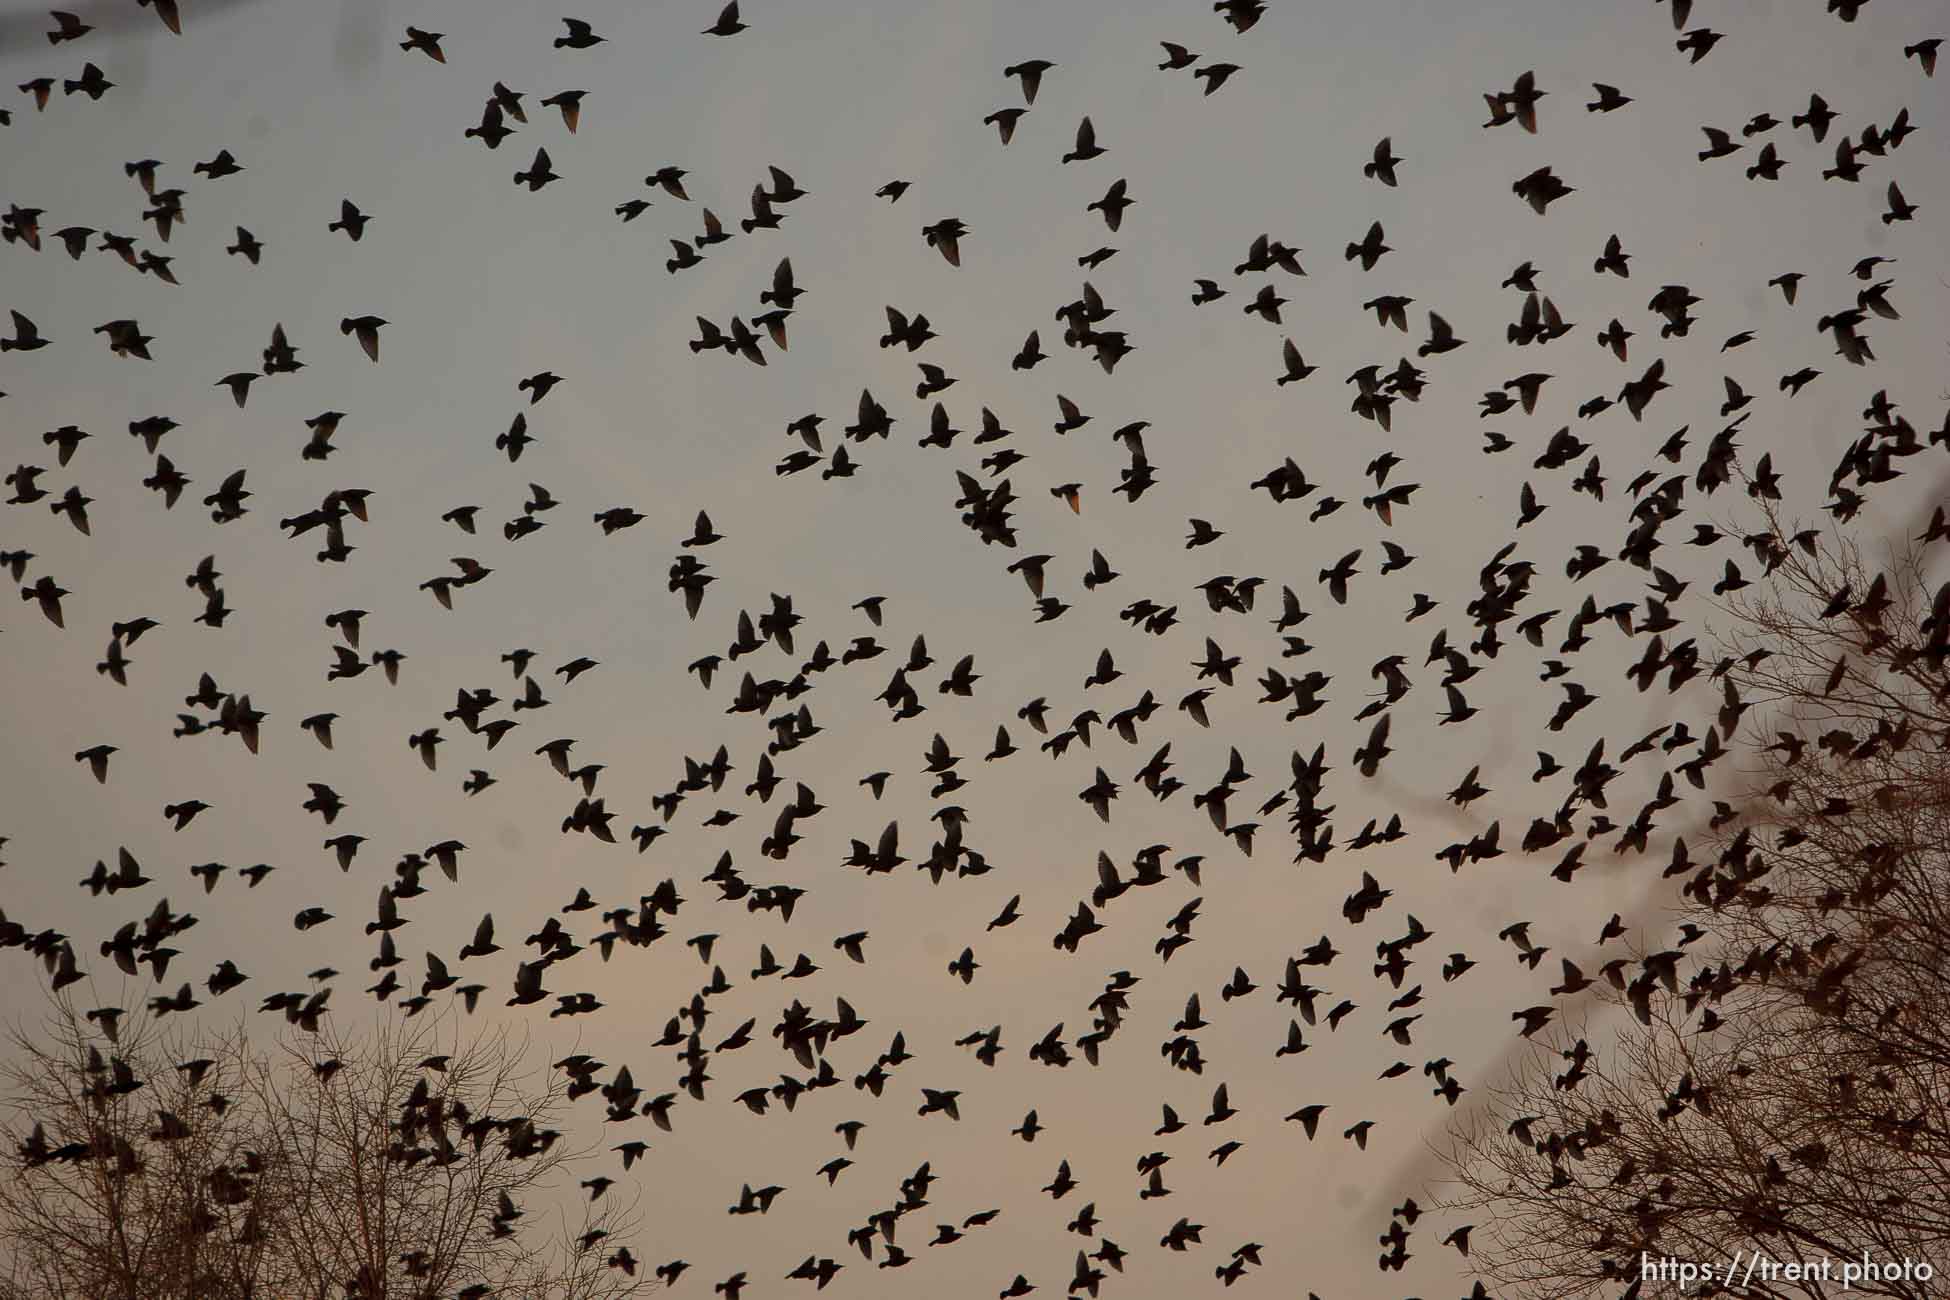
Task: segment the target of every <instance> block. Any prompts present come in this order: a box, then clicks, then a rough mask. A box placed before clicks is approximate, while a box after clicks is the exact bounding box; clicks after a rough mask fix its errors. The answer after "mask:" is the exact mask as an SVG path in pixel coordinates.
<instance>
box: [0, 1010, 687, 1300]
mask: <svg viewBox="0 0 1950 1300" xmlns="http://www.w3.org/2000/svg"><path fill="white" fill-rule="evenodd" d="M11 1047H12V1049H13V1050H12V1052H11V1054H10V1056H9V1058H8V1059H7V1061H6V1062H5V1064H4V1065H3V1066H0V1083H3V1084H4V1087H5V1090H6V1096H5V1098H4V1106H5V1109H6V1111H7V1116H6V1119H7V1123H6V1125H5V1128H6V1145H7V1159H6V1164H7V1166H8V1167H7V1168H6V1169H5V1172H4V1176H0V1250H4V1252H5V1255H6V1258H5V1261H4V1264H0V1300H26V1298H27V1297H29V1296H32V1297H47V1298H51V1300H70V1298H72V1300H84V1298H86V1300H104V1298H105V1300H251V1298H253V1297H272V1296H276V1297H285V1296H291V1297H312V1296H318V1297H321V1298H322V1297H327V1296H331V1297H339V1296H343V1297H345V1298H346V1300H432V1298H434V1297H447V1296H454V1297H479V1296H484V1295H487V1294H490V1293H492V1294H494V1295H497V1296H508V1297H515V1298H517V1300H623V1298H624V1297H628V1296H632V1295H636V1294H639V1293H641V1292H642V1291H644V1290H647V1289H648V1287H649V1285H650V1283H648V1282H647V1281H643V1280H639V1279H638V1278H637V1277H636V1270H635V1261H634V1258H633V1257H632V1256H631V1255H630V1253H629V1251H628V1250H627V1248H626V1245H625V1243H626V1241H627V1239H628V1237H629V1235H630V1234H631V1232H632V1231H633V1230H634V1228H635V1226H636V1221H635V1215H634V1211H633V1208H632V1207H630V1206H626V1205H622V1204H620V1203H613V1202H612V1201H611V1200H610V1198H609V1197H608V1196H607V1194H606V1189H603V1188H599V1189H598V1190H599V1191H604V1192H605V1194H604V1195H603V1196H602V1197H600V1198H588V1197H582V1196H579V1195H574V1189H573V1188H568V1189H564V1188H563V1187H562V1183H563V1182H564V1181H565V1179H566V1178H567V1176H568V1175H569V1174H570V1173H571V1171H572V1170H573V1168H574V1167H575V1165H576V1164H577V1163H578V1161H579V1160H580V1159H581V1158H582V1157H584V1156H586V1155H587V1154H588V1152H587V1151H584V1150H580V1149H577V1148H575V1147H573V1146H572V1145H571V1144H570V1143H569V1142H568V1141H567V1140H566V1139H564V1138H563V1136H562V1134H561V1133H560V1132H559V1131H557V1130H556V1129H554V1128H552V1127H550V1125H551V1123H552V1122H554V1121H556V1120H559V1119H560V1118H561V1112H562V1110H563V1108H564V1106H565V1105H566V1100H567V1098H566V1093H565V1090H564V1085H563V1084H562V1083H561V1082H560V1081H559V1079H558V1078H557V1076H554V1075H552V1074H546V1073H545V1074H543V1075H542V1076H541V1078H540V1079H539V1081H537V1080H536V1079H535V1077H534V1072H533V1071H530V1070H528V1069H526V1068H525V1066H524V1062H525V1060H526V1057H527V1047H528V1045H527V1043H526V1042H523V1041H517V1040H514V1039H512V1038H510V1037H509V1036H508V1033H507V1031H506V1029H505V1028H500V1029H494V1028H491V1029H489V1030H486V1031H483V1032H480V1033H477V1034H475V1035H473V1036H471V1037H466V1038H462V1037H460V1036H459V1034H458V1031H457V1030H452V1029H451V1027H450V1026H449V1025H448V1024H447V1023H446V1022H445V1021H440V1020H430V1021H425V1022H414V1021H407V1020H404V1019H402V1018H384V1017H382V1018H381V1019H379V1020H378V1021H377V1022H376V1023H375V1025H374V1026H373V1027H372V1028H371V1029H370V1031H367V1032H355V1031H352V1030H350V1029H347V1028H344V1027H342V1026H340V1025H338V1024H337V1023H335V1022H333V1021H330V1020H326V1021H325V1022H323V1023H322V1024H321V1025H320V1027H319V1029H318V1031H317V1032H316V1033H306V1032H302V1031H295V1030H289V1031H287V1032H286V1033H285V1034H284V1035H283V1036H281V1037H280V1038H279V1039H278V1040H277V1041H276V1042H275V1043H274V1044H273V1045H272V1046H271V1048H270V1049H269V1050H268V1051H266V1052H262V1053H259V1052H255V1051H253V1050H252V1048H251V1045H250V1042H249V1039H248V1036H247V1034H246V1033H245V1031H244V1029H243V1027H242V1026H241V1025H240V1026H237V1027H235V1028H233V1029H230V1030H227V1031H224V1032H221V1033H215V1034H212V1033H209V1032H207V1031H206V1032H204V1033H202V1034H201V1035H198V1036H192V1035H191V1034H189V1033H187V1032H174V1031H173V1027H172V1026H170V1025H167V1024H165V1023H164V1022H161V1021H159V1020H158V1018H157V1017H156V1016H154V1015H152V1014H146V1013H134V1014H125V1015H122V1016H120V1017H117V1018H111V1019H109V1020H107V1021H103V1020H102V1019H100V1018H99V1015H98V1013H96V1014H95V1015H93V1016H91V1015H85V1014H83V1013H79V1012H77V1011H76V1010H75V1008H74V1007H73V1005H72V1004H71V1003H70V1002H69V1001H68V1000H67V999H66V998H64V997H61V996H58V995H57V996H56V997H55V998H54V999H53V1000H52V1003H51V1009H50V1012H49V1014H48V1016H47V1017H46V1019H45V1021H44V1023H43V1025H42V1026H41V1027H40V1029H39V1031H38V1032H29V1031H27V1030H25V1029H18V1028H17V1029H16V1030H15V1031H14V1032H13V1034H12V1036H11ZM565 1191H566V1193H567V1195H569V1196H572V1197H573V1200H574V1201H575V1202H578V1203H579V1209H578V1210H577V1211H576V1214H577V1215H578V1224H579V1226H574V1227H571V1226H570V1223H569V1221H568V1220H567V1219H566V1218H564V1217H563V1216H562V1215H561V1214H557V1215H554V1216H551V1215H549V1214H548V1213H547V1211H546V1208H544V1206H543V1205H542V1204H541V1203H543V1202H546V1201H548V1200H549V1199H550V1198H551V1197H554V1198H555V1199H557V1200H561V1199H564V1198H563V1196H562V1195H559V1194H562V1193H565ZM598 1199H600V1201H601V1202H602V1203H601V1204H600V1205H599V1204H598V1203H597V1201H598ZM612 1205H614V1208H611V1207H612ZM549 1223H554V1224H556V1225H558V1230H557V1231H555V1232H553V1233H551V1232H550V1231H548V1230H547V1228H546V1226H545V1225H547V1224H549Z"/></svg>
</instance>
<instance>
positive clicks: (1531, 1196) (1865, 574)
mask: <svg viewBox="0 0 1950 1300" xmlns="http://www.w3.org/2000/svg"><path fill="white" fill-rule="evenodd" d="M1762 513H1763V515H1764V517H1765V522H1766V527H1765V528H1764V529H1763V530H1761V531H1760V532H1758V533H1756V534H1755V535H1753V536H1751V537H1749V538H1748V539H1747V541H1748V544H1749V546H1750V547H1751V548H1752V549H1753V551H1754V553H1755V555H1756V557H1757V559H1758V560H1759V561H1760V562H1761V564H1762V565H1763V566H1764V567H1765V568H1766V570H1767V574H1768V580H1767V581H1766V582H1765V583H1764V584H1755V585H1754V586H1753V587H1751V588H1749V589H1748V590H1747V591H1744V592H1737V593H1734V594H1733V595H1732V596H1731V597H1730V599H1729V600H1728V603H1727V609H1728V612H1729V613H1730V614H1731V615H1732V631H1731V632H1729V633H1727V634H1726V635H1725V636H1724V637H1723V645H1724V649H1725V650H1726V657H1725V659H1724V660H1723V661H1722V670H1723V671H1722V676H1723V682H1724V684H1723V688H1722V689H1723V703H1722V706H1721V708H1720V711H1719V717H1718V720H1717V722H1718V726H1719V729H1720V731H1721V732H1722V733H1723V734H1725V735H1726V736H1727V737H1728V738H1729V741H1730V742H1731V740H1732V739H1733V738H1734V737H1736V736H1740V735H1744V736H1745V737H1747V738H1748V739H1751V740H1752V741H1753V743H1751V744H1744V743H1743V746H1742V747H1741V748H1739V749H1738V750H1737V751H1736V756H1739V757H1743V758H1745V759H1746V762H1747V766H1746V770H1745V771H1744V772H1743V773H1742V776H1741V788H1740V789H1738V790H1735V791H1731V792H1729V793H1730V794H1732V795H1734V796H1736V797H1734V798H1732V799H1730V800H1729V801H1728V802H1726V803H1724V804H1722V805H1721V807H1722V813H1721V814H1720V815H1719V816H1717V817H1716V818H1715V822H1716V823H1717V824H1718V829H1717V839H1716V840H1715V842H1713V843H1712V844H1711V845H1710V846H1708V847H1710V848H1711V849H1712V850H1713V852H1712V853H1711V854H1702V855H1701V857H1700V859H1699V860H1697V861H1695V860H1693V858H1692V857H1691V856H1690V854H1689V850H1688V849H1687V848H1686V846H1685V845H1684V843H1683V841H1682V842H1681V843H1680V844H1678V845H1677V846H1676V847H1675V852H1674V858H1673V865H1672V866H1671V867H1670V868H1669V869H1668V871H1667V874H1668V875H1669V876H1682V875H1683V876H1684V877H1685V883H1684V886H1683V889H1682V890H1681V895H1680V901H1679V904H1678V915H1677V916H1676V917H1674V921H1675V924H1676V926H1677V927H1678V936H1679V937H1678V939H1677V940H1676V942H1675V943H1674V945H1673V946H1671V947H1668V948H1662V949H1659V950H1657V951H1649V952H1648V951H1634V952H1632V953H1631V954H1630V955H1629V956H1622V957H1620V958H1619V959H1617V960H1614V961H1612V962H1609V963H1607V964H1606V966H1605V967H1604V968H1603V970H1602V972H1601V973H1598V978H1596V979H1595V981H1594V982H1593V983H1592V984H1591V986H1590V987H1589V989H1588V990H1586V991H1584V992H1583V993H1582V994H1570V995H1568V996H1578V997H1581V998H1582V999H1584V1005H1583V1006H1582V1007H1581V1008H1580V1018H1579V1020H1577V1021H1576V1022H1574V1023H1572V1024H1565V1023H1563V1022H1562V1021H1560V1023H1559V1025H1558V1026H1557V1028H1556V1031H1555V1033H1554V1034H1543V1033H1540V1034H1538V1035H1537V1038H1536V1040H1535V1041H1536V1042H1537V1044H1538V1045H1537V1047H1536V1048H1535V1049H1534V1051H1533V1053H1532V1055H1531V1057H1530V1058H1529V1059H1528V1060H1527V1061H1525V1062H1524V1063H1523V1064H1522V1065H1520V1066H1519V1067H1518V1068H1517V1069H1516V1070H1515V1071H1514V1072H1513V1077H1512V1079H1511V1081H1510V1083H1509V1084H1508V1085H1507V1086H1506V1087H1505V1088H1503V1089H1501V1090H1500V1091H1499V1092H1497V1093H1496V1094H1495V1100H1494V1103H1493V1104H1492V1105H1491V1106H1489V1107H1487V1108H1484V1109H1482V1110H1479V1111H1478V1112H1476V1113H1475V1115H1474V1117H1473V1118H1472V1119H1471V1120H1469V1121H1467V1122H1465V1123H1464V1124H1463V1125H1462V1126H1461V1127H1459V1128H1458V1130H1457V1131H1456V1132H1455V1133H1454V1135H1453V1136H1454V1138H1455V1145H1454V1146H1453V1148H1452V1149H1451V1150H1450V1151H1449V1152H1448V1153H1447V1160H1448V1164H1449V1169H1450V1172H1451V1174H1452V1175H1453V1176H1454V1178H1455V1179H1456V1181H1457V1184H1458V1185H1459V1187H1460V1189H1461V1190H1460V1192H1459V1193H1458V1194H1457V1195H1455V1196H1454V1197H1453V1198H1452V1199H1450V1200H1449V1202H1448V1205H1447V1207H1446V1208H1449V1209H1452V1210H1455V1211H1458V1212H1461V1213H1463V1214H1466V1215H1467V1214H1474V1215H1476V1216H1477V1217H1478V1219H1479V1222H1478V1224H1477V1227H1476V1244H1475V1250H1474V1262H1475V1263H1476V1265H1477V1267H1478V1269H1479V1271H1481V1272H1482V1273H1483V1274H1484V1275H1485V1276H1487V1277H1489V1278H1491V1279H1492V1280H1494V1281H1496V1282H1498V1283H1500V1284H1501V1285H1502V1286H1503V1287H1504V1288H1505V1290H1506V1293H1507V1294H1509V1295H1522V1296H1540V1297H1541V1296H1545V1295H1549V1296H1552V1297H1569V1296H1596V1295H1602V1294H1619V1293H1624V1294H1630V1295H1636V1294H1638V1293H1639V1292H1640V1291H1641V1290H1652V1291H1657V1292H1661V1293H1668V1294H1669V1293H1671V1288H1670V1286H1668V1285H1665V1284H1669V1283H1670V1284H1677V1283H1679V1282H1682V1281H1687V1282H1691V1283H1693V1284H1696V1286H1697V1288H1698V1289H1697V1290H1696V1292H1695V1293H1697V1294H1702V1295H1705V1294H1729V1295H1752V1296H1767V1297H1776V1296H1779V1297H1788V1296H1798V1297H1829V1296H1837V1295H1840V1294H1841V1293H1842V1292H1843V1290H1844V1289H1845V1287H1846V1289H1847V1290H1848V1292H1849V1293H1850V1294H1861V1295H1872V1296H1890V1297H1904V1298H1908V1297H1923V1296H1927V1295H1934V1294H1941V1293H1942V1290H1943V1286H1942V1284H1940V1283H1938V1282H1937V1281H1936V1280H1935V1276H1934V1274H1935V1269H1936V1268H1938V1267H1943V1268H1950V857H1947V856H1946V849H1950V671H1946V667H1947V665H1950V583H1946V584H1945V585H1943V586H1942V587H1939V588H1937V589H1936V590H1935V591H1934V593H1932V591H1931V587H1930V583H1929V578H1930V574H1929V570H1928V553H1927V552H1926V551H1923V550H1920V549H1918V546H1917V545H1916V544H1915V543H1910V544H1906V545H1902V546H1898V547H1894V548H1892V549H1891V551H1890V553H1889V554H1888V555H1887V556H1886V557H1884V560H1883V562H1882V563H1881V564H1880V565H1876V564H1873V563H1871V562H1870V561H1869V560H1868V559H1867V558H1865V556H1864V555H1863V553H1862V551H1861V548H1860V547H1859V546H1858V545H1857V544H1855V543H1853V542H1851V541H1849V540H1848V539H1846V538H1843V539H1833V538H1824V537H1823V536H1822V535H1821V534H1819V533H1818V532H1816V531H1813V530H1800V529H1796V528H1792V527H1790V526H1789V525H1787V524H1785V523H1783V521H1782V520H1781V518H1780V516H1779V514H1778V512H1777V511H1776V510H1775V509H1774V508H1773V506H1772V502H1771V501H1765V500H1763V508H1762ZM1940 528H1941V524H1940V523H1938V524H1936V525H1933V526H1932V528H1931V529H1930V530H1929V533H1926V535H1925V537H1924V538H1919V539H1917V541H1918V542H1922V543H1924V544H1927V542H1929V541H1934V540H1936V537H1935V536H1931V535H1930V534H1931V533H1937V532H1938V530H1939V529H1940ZM1769 742H1771V743H1769ZM1577 974H1579V975H1582V973H1581V972H1578V973H1577ZM1575 982H1576V981H1575V980H1574V979H1573V972H1572V971H1571V970H1569V969H1567V971H1566V979H1565V983H1564V984H1562V985H1560V986H1559V987H1560V989H1565V988H1567V987H1568V986H1570V985H1572V984H1574V983H1575ZM1668 1261H1670V1264H1669V1263H1668ZM1790 1265H1794V1266H1798V1269H1800V1270H1808V1269H1811V1270H1812V1276H1798V1275H1796V1272H1797V1269H1790V1268H1789V1267H1788V1266H1790ZM1648 1266H1650V1267H1648ZM1677 1266H1686V1268H1687V1270H1688V1271H1687V1272H1686V1273H1685V1274H1678V1273H1677V1272H1676V1267H1677ZM1705 1268H1710V1269H1711V1272H1702V1271H1701V1270H1702V1269H1705ZM1729 1269H1731V1274H1730V1275H1729Z"/></svg>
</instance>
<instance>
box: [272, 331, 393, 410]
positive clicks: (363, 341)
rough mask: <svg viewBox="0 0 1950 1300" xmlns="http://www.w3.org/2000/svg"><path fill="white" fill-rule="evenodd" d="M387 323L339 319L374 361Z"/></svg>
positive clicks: (342, 332) (377, 358)
mask: <svg viewBox="0 0 1950 1300" xmlns="http://www.w3.org/2000/svg"><path fill="white" fill-rule="evenodd" d="M385 324H387V322H386V321H385V320H384V319H382V318H381V317H378V316H347V317H345V318H344V319H342V320H341V321H339V333H341V334H350V335H356V336H357V337H358V340H359V346H360V347H361V348H363V349H365V353H366V356H367V357H368V358H370V359H371V360H372V361H374V362H377V361H378V360H379V330H380V327H381V326H383V325H385ZM243 404H244V402H243V398H242V397H241V396H239V397H238V399H237V405H239V406H242V405H243Z"/></svg>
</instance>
